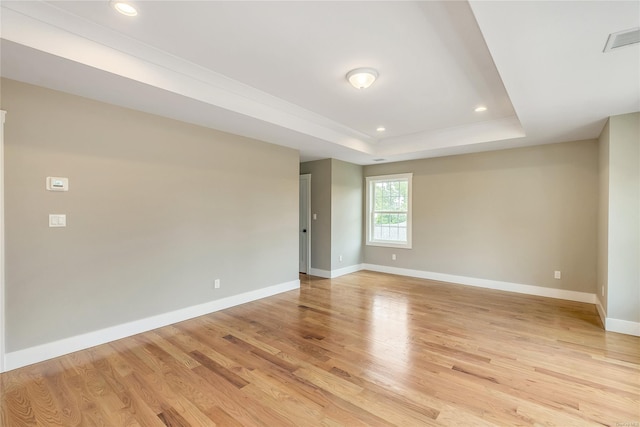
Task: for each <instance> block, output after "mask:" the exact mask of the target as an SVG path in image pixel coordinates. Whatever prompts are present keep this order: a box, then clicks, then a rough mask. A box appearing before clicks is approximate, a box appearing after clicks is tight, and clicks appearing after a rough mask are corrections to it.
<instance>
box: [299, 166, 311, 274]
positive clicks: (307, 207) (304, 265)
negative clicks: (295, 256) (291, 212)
mask: <svg viewBox="0 0 640 427" xmlns="http://www.w3.org/2000/svg"><path fill="white" fill-rule="evenodd" d="M299 222H300V224H299V227H298V235H299V236H300V238H299V241H300V246H299V252H300V256H299V258H300V259H299V261H300V266H299V271H300V273H304V274H307V273H308V272H309V270H310V268H311V175H310V174H306V175H300V221H299Z"/></svg>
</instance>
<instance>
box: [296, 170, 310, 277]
mask: <svg viewBox="0 0 640 427" xmlns="http://www.w3.org/2000/svg"><path fill="white" fill-rule="evenodd" d="M299 180H300V182H303V181H306V183H307V184H306V186H307V247H306V250H307V258H306V259H307V273H306V274H309V272H310V270H311V174H309V173H307V174H303V175H300V177H299ZM298 203H300V204H302V200H299V201H298ZM298 212H299V210H298ZM300 232H301V230H300V221H299V220H298V233H300ZM298 251H300V248H299V249H298ZM299 259H300V253H299V252H298V260H299ZM298 269H299V268H298Z"/></svg>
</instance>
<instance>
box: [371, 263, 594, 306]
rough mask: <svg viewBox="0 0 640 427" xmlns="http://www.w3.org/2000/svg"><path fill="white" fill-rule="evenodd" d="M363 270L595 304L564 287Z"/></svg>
mask: <svg viewBox="0 0 640 427" xmlns="http://www.w3.org/2000/svg"><path fill="white" fill-rule="evenodd" d="M362 268H363V269H364V270H371V271H378V272H381V273H390V274H399V275H401V276H410V277H417V278H420V279H429V280H437V281H439V282H449V283H456V284H461V285H467V286H476V287H480V288H487V289H497V290H500V291H507V292H517V293H519V294H528V295H537V296H541V297H549V298H557V299H566V300H570V301H578V302H586V303H590V304H595V302H596V295H595V294H590V293H587V292H578V291H567V290H564V289H556V288H545V287H542V286H532V285H523V284H520V283H511V282H502V281H498V280H489V279H476V278H473V277H466V276H456V275H453V274H444V273H433V272H430V271H422V270H411V269H408V268H398V267H389V266H386V265H376V264H363V265H362Z"/></svg>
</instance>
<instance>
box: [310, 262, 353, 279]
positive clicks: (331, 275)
mask: <svg viewBox="0 0 640 427" xmlns="http://www.w3.org/2000/svg"><path fill="white" fill-rule="evenodd" d="M360 270H362V264H356V265H350V266H348V267H343V268H339V269H337V270H331V271H329V270H321V269H319V268H310V269H309V274H310V275H312V276H317V277H323V278H325V279H335V278H336V277H340V276H344V275H345V274H351V273H355V272H356V271H360Z"/></svg>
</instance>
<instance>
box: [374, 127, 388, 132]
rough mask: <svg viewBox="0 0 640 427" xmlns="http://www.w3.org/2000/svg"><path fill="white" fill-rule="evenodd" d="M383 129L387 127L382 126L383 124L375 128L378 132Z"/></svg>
mask: <svg viewBox="0 0 640 427" xmlns="http://www.w3.org/2000/svg"><path fill="white" fill-rule="evenodd" d="M385 130H387V128H386V127H384V126H379V127H377V128H376V131H378V132H384V131H385Z"/></svg>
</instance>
